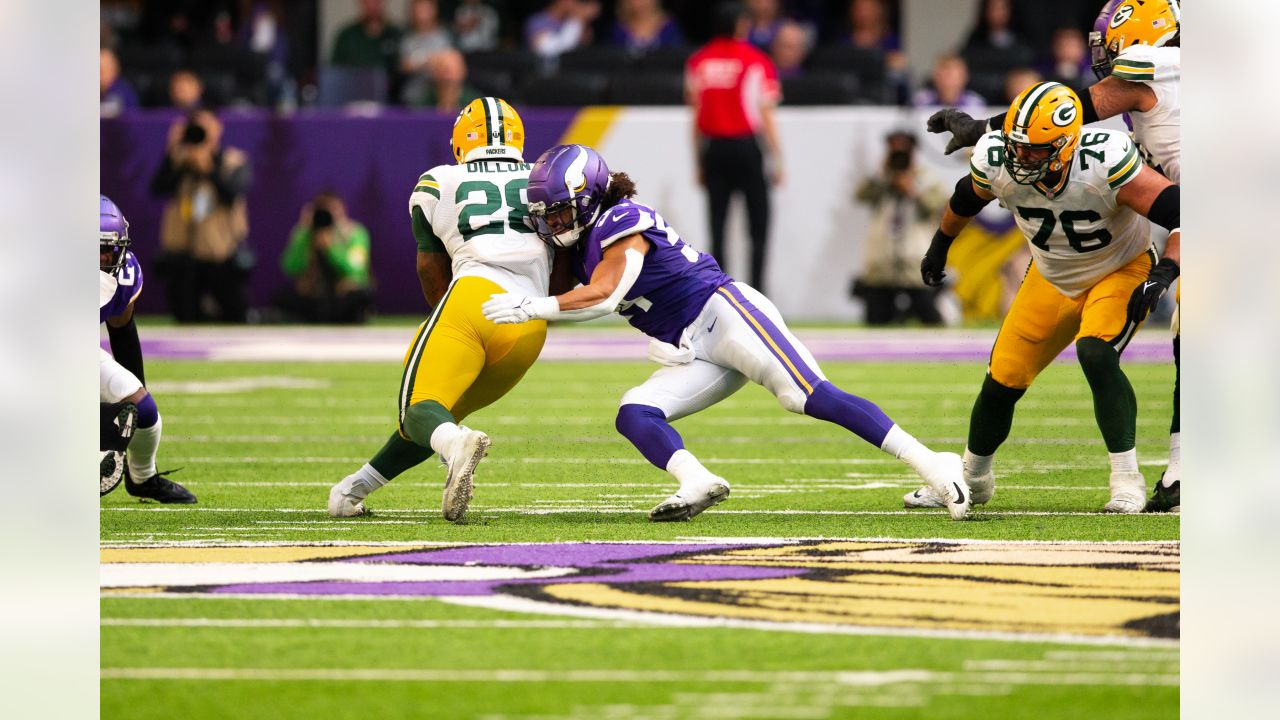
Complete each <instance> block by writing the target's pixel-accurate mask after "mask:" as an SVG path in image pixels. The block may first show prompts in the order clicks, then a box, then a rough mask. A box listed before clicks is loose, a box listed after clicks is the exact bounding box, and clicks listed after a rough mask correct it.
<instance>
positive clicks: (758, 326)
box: [716, 283, 822, 395]
mask: <svg viewBox="0 0 1280 720" xmlns="http://www.w3.org/2000/svg"><path fill="white" fill-rule="evenodd" d="M716 292H718V293H721V294H723V295H725V296H726V297H728V298H730V299H731V300H732V302H730V303H729V304H730V305H732V306H733V309H734V310H736V311H737V312H738V314H739V315H741V316H742V317H743V319H744V320H746V321H747V325H748V326H750V327H751V329H752V331H754V332H755V334H756V336H757V337H759V338H760V340H761V341H762V342H763V343H764V345H765V347H767V348H769V352H771V353H773V355H774V357H776V358H778V362H780V363H782V366H783V367H785V368H786V369H787V373H788V374H789V375H791V378H792V379H793V380H795V381H796V385H798V386H800V389H802V390H804V391H805V394H806V395H807V394H811V393H812V392H813V388H814V386H815V385H817V384H818V383H820V382H822V379H821V378H819V377H818V374H817V373H816V372H814V371H813V368H811V367H809V364H808V363H807V362H805V360H804V358H802V357H800V354H799V353H797V352H796V349H795V348H794V347H792V346H791V341H790V340H788V339H787V335H786V333H784V332H782V331H781V330H779V329H778V326H777V325H774V324H773V321H772V320H770V319H769V316H768V315H766V314H765V313H764V312H763V311H762V310H760V308H758V307H756V306H755V305H753V304H751V301H750V300H748V299H747V298H746V296H745V295H743V294H742V291H740V290H738V288H736V287H734V286H733V284H732V283H730V284H728V285H724V286H721V287H720V288H719V289H718V290H716Z"/></svg>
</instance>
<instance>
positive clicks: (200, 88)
mask: <svg viewBox="0 0 1280 720" xmlns="http://www.w3.org/2000/svg"><path fill="white" fill-rule="evenodd" d="M169 104H170V105H171V106H173V107H174V108H176V109H178V110H181V111H182V112H184V113H191V112H195V111H196V110H199V109H200V108H201V107H203V106H204V83H202V82H200V78H199V77H198V76H197V75H196V74H195V73H194V72H192V71H191V70H179V71H177V72H175V73H174V74H172V75H170V76H169Z"/></svg>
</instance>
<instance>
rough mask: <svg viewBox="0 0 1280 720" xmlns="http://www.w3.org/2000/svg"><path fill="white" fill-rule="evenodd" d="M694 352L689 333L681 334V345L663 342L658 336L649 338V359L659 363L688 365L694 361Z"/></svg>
mask: <svg viewBox="0 0 1280 720" xmlns="http://www.w3.org/2000/svg"><path fill="white" fill-rule="evenodd" d="M694 354H695V353H694V351H693V345H691V344H689V336H688V335H687V334H685V335H681V336H680V346H679V347H677V346H675V345H672V344H671V343H666V342H662V341H661V340H659V339H658V338H652V339H651V340H649V359H650V360H652V361H654V362H656V363H658V364H659V365H665V366H667V367H675V366H677V365H688V364H689V363H691V362H693V358H694Z"/></svg>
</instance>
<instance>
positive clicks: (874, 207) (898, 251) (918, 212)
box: [853, 131, 947, 325]
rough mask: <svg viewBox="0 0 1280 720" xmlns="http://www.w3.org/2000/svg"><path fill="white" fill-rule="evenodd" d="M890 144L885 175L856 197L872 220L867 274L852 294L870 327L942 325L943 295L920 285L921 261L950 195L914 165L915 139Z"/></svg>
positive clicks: (901, 136) (895, 136)
mask: <svg viewBox="0 0 1280 720" xmlns="http://www.w3.org/2000/svg"><path fill="white" fill-rule="evenodd" d="M885 142H886V144H887V150H888V152H887V154H886V156H885V161H884V168H883V170H882V171H881V173H880V175H879V176H876V177H869V178H867V179H866V180H865V181H864V182H863V183H862V185H861V187H859V188H858V191H857V193H856V195H855V197H856V198H857V200H859V201H860V202H864V203H866V204H867V205H869V206H871V212H872V221H871V224H870V226H869V228H868V230H867V238H866V255H865V263H864V269H863V273H862V275H861V276H860V277H859V278H858V279H857V281H856V282H855V283H854V288H853V294H854V296H856V297H859V298H861V299H862V300H863V301H864V302H865V303H866V310H867V312H866V320H867V324H868V325H887V324H890V323H895V322H903V321H905V320H907V319H909V318H911V317H915V318H918V319H919V320H920V322H922V323H924V324H925V325H940V324H942V315H941V313H939V311H938V306H937V300H938V291H937V290H935V289H934V288H930V287H926V286H925V284H924V281H923V280H921V278H920V268H919V265H920V261H919V257H921V256H922V254H923V253H924V252H925V251H926V250H928V249H929V242H930V240H931V239H932V237H933V231H934V226H935V225H936V222H937V217H938V215H939V213H941V212H942V208H943V205H945V204H946V202H947V191H946V190H945V188H943V186H942V185H941V184H939V183H938V182H937V181H936V180H935V179H934V178H933V177H931V176H930V175H929V173H928V172H927V171H926V170H925V169H924V168H923V167H920V166H917V165H916V164H915V150H916V138H915V135H912V134H911V133H909V132H906V131H896V132H892V133H890V134H889V135H888V136H887V137H886V138H885ZM900 301H904V302H903V307H900V306H899V303H900Z"/></svg>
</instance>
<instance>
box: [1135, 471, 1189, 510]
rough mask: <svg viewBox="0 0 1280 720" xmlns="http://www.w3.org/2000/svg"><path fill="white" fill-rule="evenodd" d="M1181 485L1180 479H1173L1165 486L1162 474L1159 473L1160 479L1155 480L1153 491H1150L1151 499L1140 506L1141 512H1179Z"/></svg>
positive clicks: (1180, 508)
mask: <svg viewBox="0 0 1280 720" xmlns="http://www.w3.org/2000/svg"><path fill="white" fill-rule="evenodd" d="M1181 486H1182V481H1181V480H1174V481H1173V484H1172V485H1170V486H1168V487H1165V484H1164V475H1163V474H1161V475H1160V479H1159V480H1157V481H1156V489H1155V492H1153V493H1151V499H1150V500H1147V505H1146V507H1144V508H1142V512H1149V513H1178V514H1181V512H1182V499H1181V497H1180V496H1181V494H1182V492H1181V491H1182V487H1181Z"/></svg>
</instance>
